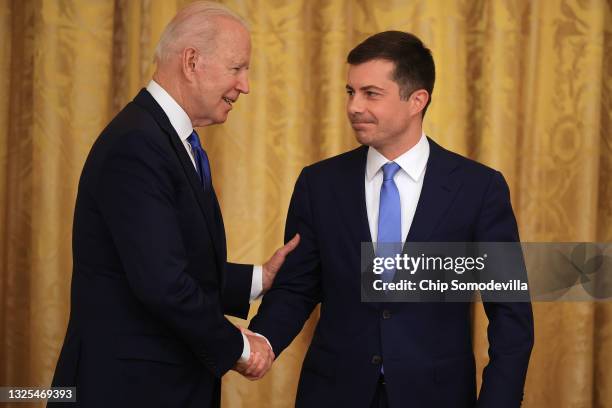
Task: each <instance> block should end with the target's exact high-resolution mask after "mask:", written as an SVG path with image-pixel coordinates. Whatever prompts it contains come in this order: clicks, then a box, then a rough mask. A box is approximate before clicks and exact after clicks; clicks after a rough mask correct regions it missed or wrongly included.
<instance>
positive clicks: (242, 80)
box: [236, 69, 249, 94]
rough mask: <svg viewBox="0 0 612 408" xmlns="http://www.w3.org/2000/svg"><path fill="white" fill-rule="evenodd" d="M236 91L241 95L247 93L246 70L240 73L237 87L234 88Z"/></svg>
mask: <svg viewBox="0 0 612 408" xmlns="http://www.w3.org/2000/svg"><path fill="white" fill-rule="evenodd" d="M236 89H237V90H238V91H240V92H242V93H243V94H248V93H249V74H248V71H247V70H246V69H245V70H244V71H243V72H242V74H240V77H239V78H238V85H237V86H236Z"/></svg>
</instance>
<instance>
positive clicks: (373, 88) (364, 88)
mask: <svg viewBox="0 0 612 408" xmlns="http://www.w3.org/2000/svg"><path fill="white" fill-rule="evenodd" d="M346 90H347V91H354V89H353V87H352V86H350V85H346ZM359 90H360V91H363V92H367V91H378V92H382V93H384V92H385V90H384V89H383V88H379V87H377V86H374V85H366V86H362V87H361V88H359Z"/></svg>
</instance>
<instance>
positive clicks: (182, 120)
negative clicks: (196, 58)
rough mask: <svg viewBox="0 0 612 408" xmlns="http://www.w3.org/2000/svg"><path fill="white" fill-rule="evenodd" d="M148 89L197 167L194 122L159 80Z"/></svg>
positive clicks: (254, 288)
mask: <svg viewBox="0 0 612 408" xmlns="http://www.w3.org/2000/svg"><path fill="white" fill-rule="evenodd" d="M147 91H149V93H150V94H151V96H152V97H153V99H155V102H157V103H158V104H159V106H160V107H161V108H162V110H163V111H164V113H165V114H166V116H168V119H169V120H170V124H171V125H172V127H173V128H174V130H175V131H176V133H177V134H178V136H179V137H180V138H181V142H182V143H183V146H185V150H186V151H187V154H188V155H189V158H190V159H191V163H192V164H193V167H194V168H195V169H197V167H196V163H195V158H194V155H193V152H192V151H191V145H190V144H189V142H188V141H187V138H188V137H189V136H190V135H191V133H192V132H193V124H192V123H191V119H189V116H188V115H187V112H185V110H184V109H183V108H181V106H180V105H179V104H178V103H177V102H176V101H175V100H174V98H173V97H172V96H170V94H169V93H168V92H167V91H166V90H165V89H164V88H162V87H161V85H159V84H158V83H157V82H155V81H154V80H151V81H150V82H149V84H148V85H147ZM262 274H263V268H262V266H261V265H255V266H254V267H253V278H252V279H251V295H250V298H249V302H252V301H253V300H255V299H257V298H258V297H259V296H261V292H262V290H263V276H262ZM242 337H243V339H244V348H243V351H242V355H241V357H240V359H241V360H244V361H246V360H248V358H249V356H250V354H251V349H250V347H249V342H248V340H247V338H246V336H245V335H244V334H243V335H242Z"/></svg>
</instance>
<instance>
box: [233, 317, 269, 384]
mask: <svg viewBox="0 0 612 408" xmlns="http://www.w3.org/2000/svg"><path fill="white" fill-rule="evenodd" d="M238 328H239V329H240V331H241V332H242V334H244V335H245V336H246V338H247V340H248V341H249V346H250V348H251V354H250V356H249V359H248V360H247V361H243V360H242V359H240V360H238V362H237V363H236V365H235V366H234V368H233V370H235V371H237V372H239V373H240V374H242V375H243V376H244V377H246V378H247V379H249V380H251V381H254V380H259V379H260V378H262V377H263V376H264V375H266V373H267V372H268V370H269V369H270V367H272V363H273V362H274V358H275V356H274V352H273V351H272V347H271V346H270V343H268V340H266V338H265V337H263V336H261V335H259V334H255V333H253V332H252V331H250V330H249V329H245V328H243V327H238Z"/></svg>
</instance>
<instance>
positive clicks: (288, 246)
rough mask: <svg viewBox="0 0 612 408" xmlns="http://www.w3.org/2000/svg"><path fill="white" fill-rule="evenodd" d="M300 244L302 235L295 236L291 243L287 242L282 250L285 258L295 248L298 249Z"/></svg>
mask: <svg viewBox="0 0 612 408" xmlns="http://www.w3.org/2000/svg"><path fill="white" fill-rule="evenodd" d="M299 243H300V234H295V235H294V236H293V238H291V240H290V241H289V242H287V243H286V244H285V245H284V246H283V247H282V248H281V254H282V255H283V256H286V255H287V254H288V253H289V252H291V251H293V250H294V249H295V248H297V246H298V244H299Z"/></svg>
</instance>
